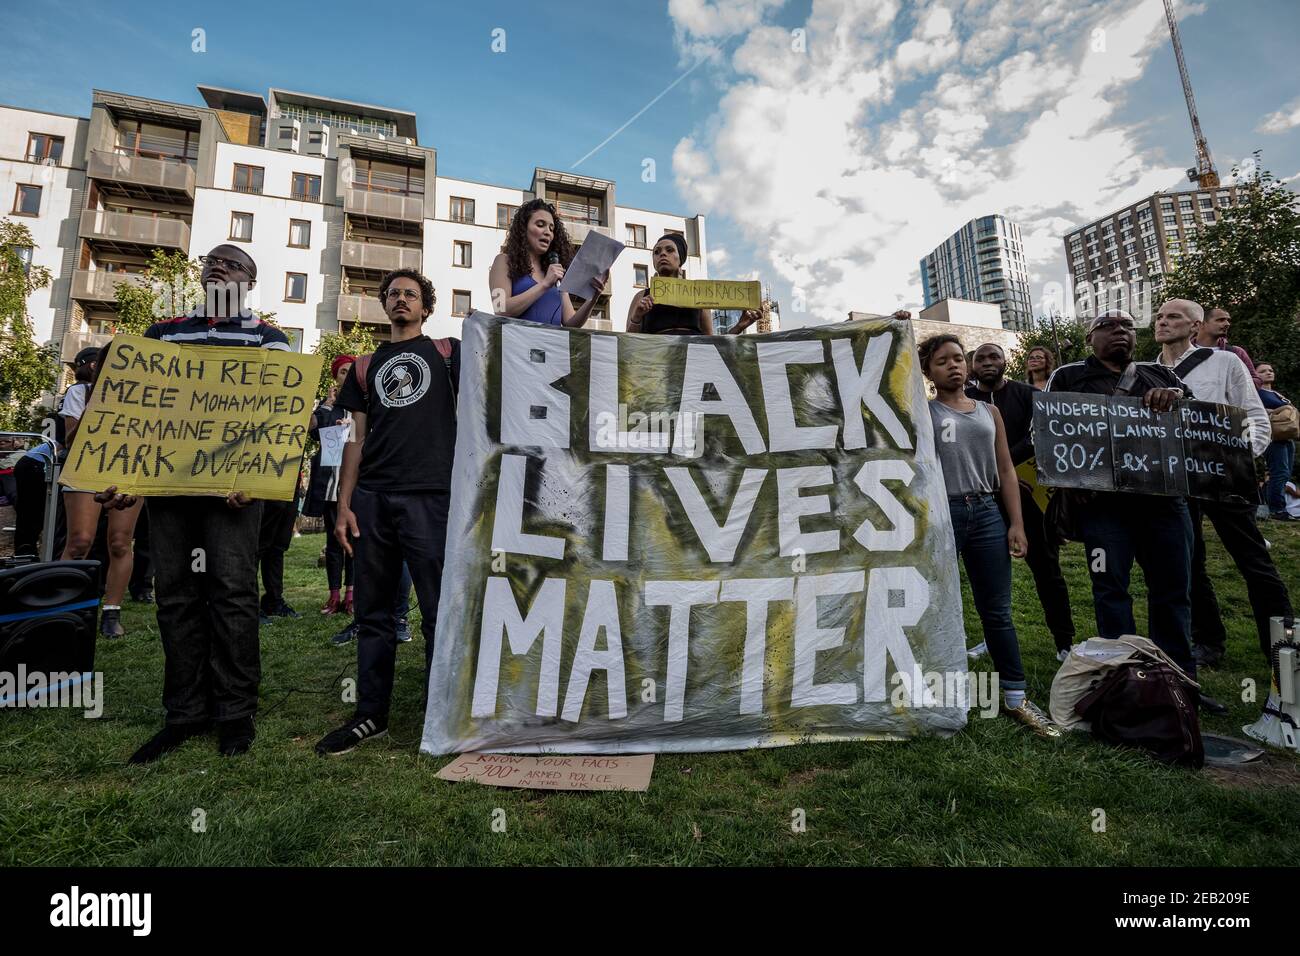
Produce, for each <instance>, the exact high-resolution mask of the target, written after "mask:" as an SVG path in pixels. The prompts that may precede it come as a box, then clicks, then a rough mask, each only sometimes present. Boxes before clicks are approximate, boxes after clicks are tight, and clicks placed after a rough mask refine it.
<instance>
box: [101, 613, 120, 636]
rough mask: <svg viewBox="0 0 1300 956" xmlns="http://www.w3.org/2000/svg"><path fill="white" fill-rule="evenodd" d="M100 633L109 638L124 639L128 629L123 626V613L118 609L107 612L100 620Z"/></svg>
mask: <svg viewBox="0 0 1300 956" xmlns="http://www.w3.org/2000/svg"><path fill="white" fill-rule="evenodd" d="M99 633H100V634H102V635H104V636H105V637H107V638H114V637H122V636H123V635H125V634H126V628H124V627H123V626H122V612H121V611H120V610H119V609H118V608H112V609H111V610H106V611H104V612H103V614H101V615H100V618H99Z"/></svg>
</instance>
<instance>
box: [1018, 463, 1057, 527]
mask: <svg viewBox="0 0 1300 956" xmlns="http://www.w3.org/2000/svg"><path fill="white" fill-rule="evenodd" d="M1016 475H1017V477H1019V478H1020V480H1021V481H1023V482H1025V483H1026V484H1028V485H1029V491H1030V494H1031V495H1032V497H1033V499H1034V504H1036V505H1038V510H1039V511H1041V512H1043V513H1044V514H1046V513H1047V503H1048V502H1049V501H1051V500H1052V492H1053V491H1055V489H1054V488H1049V487H1047V486H1046V485H1040V484H1039V483H1038V469H1037V468H1036V467H1035V466H1034V459H1032V458H1030V459H1029V460H1028V461H1022V462H1021V463H1020V464H1018V465H1016Z"/></svg>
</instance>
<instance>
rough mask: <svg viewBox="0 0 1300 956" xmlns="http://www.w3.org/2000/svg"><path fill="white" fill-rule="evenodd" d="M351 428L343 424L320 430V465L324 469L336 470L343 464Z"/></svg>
mask: <svg viewBox="0 0 1300 956" xmlns="http://www.w3.org/2000/svg"><path fill="white" fill-rule="evenodd" d="M350 428H351V426H349V425H347V424H343V425H331V426H330V427H329V428H322V429H321V430H320V463H321V465H322V466H323V467H325V468H335V467H340V466H341V465H342V464H343V446H344V445H346V444H347V443H348V432H349V431H350Z"/></svg>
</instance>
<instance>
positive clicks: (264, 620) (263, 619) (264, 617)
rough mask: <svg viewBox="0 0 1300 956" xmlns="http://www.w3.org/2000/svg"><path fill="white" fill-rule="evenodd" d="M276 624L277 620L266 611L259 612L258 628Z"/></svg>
mask: <svg viewBox="0 0 1300 956" xmlns="http://www.w3.org/2000/svg"><path fill="white" fill-rule="evenodd" d="M274 623H275V619H274V618H272V617H271V616H270V615H268V614H267V613H266V612H265V611H258V612H257V625H258V627H266V625H268V624H274Z"/></svg>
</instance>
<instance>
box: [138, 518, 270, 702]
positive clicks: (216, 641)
mask: <svg viewBox="0 0 1300 956" xmlns="http://www.w3.org/2000/svg"><path fill="white" fill-rule="evenodd" d="M145 507H146V508H147V509H148V511H149V521H150V523H151V525H152V535H151V539H152V545H153V553H154V562H155V564H156V565H157V574H156V577H155V594H156V599H157V601H158V630H159V632H160V633H161V636H162V646H163V656H164V659H165V661H166V663H165V666H164V669H163V706H164V707H165V708H166V711H167V723H169V724H189V723H197V722H200V721H204V720H207V719H208V718H213V719H216V720H234V719H236V718H239V717H251V716H252V715H253V713H255V712H256V710H257V689H258V685H259V684H260V682H261V676H262V660H261V647H260V645H259V644H258V632H257V537H258V531H259V530H260V528H261V520H262V502H260V501H255V502H253V504H251V505H249V506H248V507H246V508H241V509H238V510H236V509H234V508H230V507H228V506H227V505H226V502H225V499H223V498H181V497H168V498H150V499H148V501H147V503H146V504H145ZM196 551H197V553H196Z"/></svg>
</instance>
